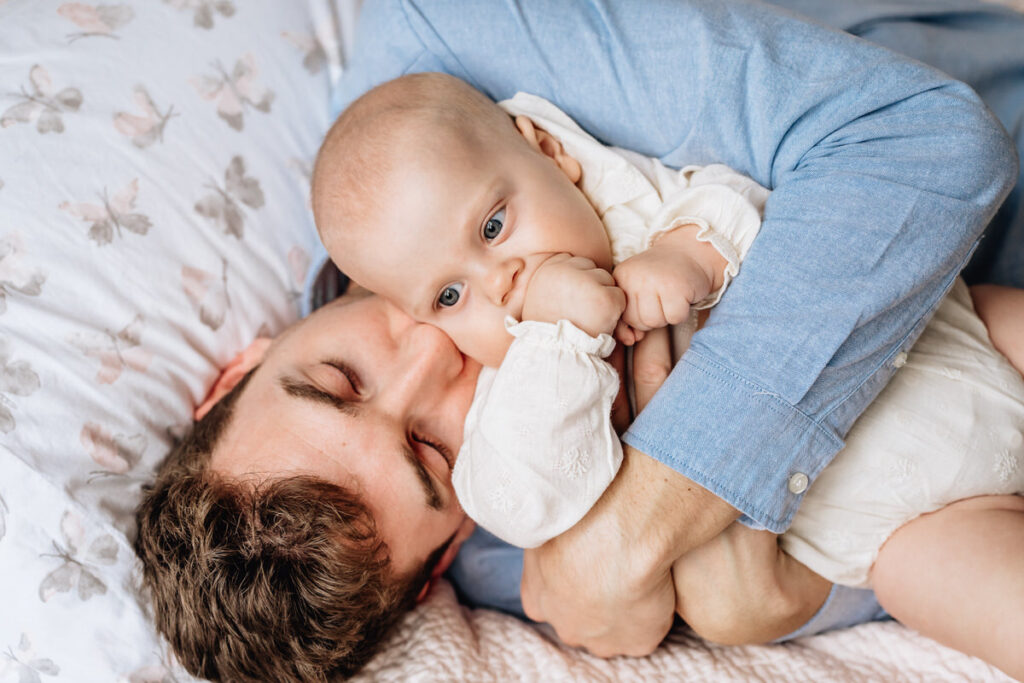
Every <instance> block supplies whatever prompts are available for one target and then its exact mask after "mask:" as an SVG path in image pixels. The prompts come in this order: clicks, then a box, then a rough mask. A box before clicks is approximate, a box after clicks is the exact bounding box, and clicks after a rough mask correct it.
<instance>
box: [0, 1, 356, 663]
mask: <svg viewBox="0 0 1024 683" xmlns="http://www.w3.org/2000/svg"><path fill="white" fill-rule="evenodd" d="M107 1H108V2H110V3H111V4H84V3H73V2H57V1H55V0H0V577H2V583H0V591H2V592H0V613H2V614H3V617H2V618H0V651H3V652H4V653H6V656H2V657H0V680H9V679H11V678H12V677H13V675H14V674H17V675H18V676H19V680H23V681H32V680H38V677H39V676H43V677H44V679H45V680H50V677H51V676H56V678H57V679H58V680H69V681H72V680H73V681H94V680H95V681H100V680H102V681H115V680H130V681H157V680H164V679H165V678H168V677H169V676H170V675H171V674H173V675H174V676H175V677H176V680H179V681H180V680H185V679H186V676H185V675H184V674H183V673H182V672H181V671H179V670H176V669H175V668H174V666H173V664H171V663H170V659H169V658H168V657H167V655H166V651H165V648H164V645H163V644H162V643H161V640H160V639H159V638H158V637H157V636H156V634H155V631H154V629H153V627H152V624H151V622H150V615H149V612H148V609H149V608H148V605H147V603H146V602H145V599H144V598H143V597H142V596H140V595H139V593H138V587H139V578H138V576H139V574H138V567H137V562H136V560H135V557H134V554H133V552H132V548H131V543H130V540H129V539H131V538H133V537H134V524H133V511H134V507H135V505H136V503H137V501H138V499H139V494H140V487H141V485H142V484H143V483H144V482H147V481H148V480H150V479H151V477H152V473H153V470H154V468H155V466H156V464H157V463H158V462H159V461H160V460H161V459H162V458H163V457H164V455H165V454H166V452H167V450H168V448H169V444H170V440H171V435H172V434H174V433H176V432H178V431H179V430H181V429H183V428H184V427H185V426H186V425H188V424H189V421H190V415H191V411H192V408H193V406H194V405H195V404H196V403H197V402H199V401H200V400H201V399H202V398H203V396H204V393H205V391H206V389H207V387H208V386H209V385H210V383H211V382H212V379H213V378H214V377H215V376H216V374H217V372H218V368H219V367H220V366H222V365H224V364H225V363H226V362H227V361H228V360H230V359H231V358H232V357H233V355H234V354H235V353H237V352H238V351H239V350H240V349H242V348H243V347H244V346H245V345H246V344H247V343H248V342H249V341H251V340H252V339H253V338H254V337H255V336H256V335H257V333H258V332H259V331H261V330H262V331H263V332H264V333H271V334H272V333H275V332H277V331H279V330H281V329H282V328H283V327H284V326H285V325H287V324H288V323H289V322H291V321H292V320H294V319H295V318H296V317H297V314H298V310H299V302H298V300H297V298H298V294H299V292H300V291H301V288H302V284H303V281H304V278H305V276H306V271H307V269H308V267H309V263H310V258H311V255H312V253H313V251H314V249H315V246H316V240H317V238H316V233H315V231H314V229H313V225H312V217H311V213H310V211H309V207H308V199H307V197H308V175H309V170H310V167H311V163H312V160H313V157H314V155H315V153H316V149H317V146H318V144H319V141H320V139H321V137H322V136H323V134H324V132H325V130H326V127H327V125H328V97H329V90H330V81H331V79H335V80H336V79H337V77H338V75H339V73H340V68H341V64H340V57H334V58H333V59H328V58H327V55H332V56H335V55H340V54H341V50H340V49H339V41H340V40H341V39H342V38H346V37H347V38H348V39H350V38H351V31H352V26H351V22H352V21H353V19H354V16H355V13H356V11H357V4H356V3H355V2H348V3H345V2H341V3H340V4H339V6H338V7H332V6H331V3H330V2H329V0H304V1H302V2H296V1H295V0H288V1H285V0H279V1H276V2H269V1H264V2H252V1H249V2H242V1H241V0H164V2H156V0H137V1H134V2H128V1H122V2H117V0H107ZM339 17H340V18H339ZM341 21H344V22H345V23H346V25H345V26H340V23H341ZM33 672H34V674H33Z"/></svg>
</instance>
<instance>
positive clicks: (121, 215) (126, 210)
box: [58, 178, 153, 246]
mask: <svg viewBox="0 0 1024 683" xmlns="http://www.w3.org/2000/svg"><path fill="white" fill-rule="evenodd" d="M138 194H139V179H138V178H135V179H134V180H132V181H131V182H130V183H128V184H127V185H125V186H124V187H123V188H121V189H120V190H118V192H117V193H115V194H114V196H113V197H111V198H109V199H108V197H107V190H106V188H104V190H103V194H102V195H100V201H101V204H89V203H73V202H61V204H60V206H59V207H58V208H60V209H61V210H62V211H67V212H68V213H70V214H71V215H72V216H74V217H75V218H80V219H82V220H83V221H85V222H87V223H91V225H90V226H89V239H91V240H92V241H93V242H95V243H96V244H97V245H99V246H103V245H104V244H110V242H111V241H112V240H113V239H114V232H115V230H116V231H117V236H118V237H123V236H124V233H123V232H122V231H121V230H122V228H123V229H124V230H127V231H129V232H133V233H135V234H136V235H145V234H146V233H147V232H149V229H150V228H151V227H152V226H153V222H152V221H151V220H150V219H149V216H146V215H145V214H141V213H136V212H135V198H136V197H137V196H138Z"/></svg>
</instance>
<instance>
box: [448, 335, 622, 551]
mask: <svg viewBox="0 0 1024 683" xmlns="http://www.w3.org/2000/svg"><path fill="white" fill-rule="evenodd" d="M506 327H507V328H508V330H509V332H510V333H511V334H512V335H513V337H515V339H514V340H513V341H512V344H511V346H510V347H509V350H508V353H506V354H505V359H504V361H502V363H501V366H500V367H499V368H498V369H497V370H490V369H485V371H484V372H483V373H481V377H480V379H479V380H478V381H477V389H476V395H475V396H474V397H473V404H472V406H471V407H470V409H469V413H468V414H467V416H466V428H465V437H464V438H463V442H462V448H461V449H459V456H458V458H456V460H455V468H454V470H453V471H452V483H453V484H454V486H455V493H456V495H457V496H458V498H459V503H461V505H462V508H463V509H464V510H465V511H466V514H468V515H469V516H470V517H471V518H473V520H474V521H475V522H476V523H477V524H479V525H480V526H482V527H483V528H485V529H487V531H489V532H491V533H492V534H494V535H495V536H497V537H498V538H500V539H502V540H503V541H505V542H506V543H510V544H512V545H514V546H518V547H520V548H534V547H536V546H539V545H541V544H543V543H544V542H545V541H547V540H548V539H551V538H554V537H555V536H557V535H559V534H560V533H562V532H563V531H565V530H566V529H568V528H569V527H571V526H573V525H574V524H576V522H578V521H579V520H580V519H582V518H583V515H585V514H586V513H587V510H589V509H590V508H591V506H593V504H594V503H595V502H596V501H597V499H598V498H599V497H600V496H601V494H602V493H603V492H604V490H605V489H606V488H607V487H608V484H610V483H611V481H612V479H614V478H615V474H616V473H617V472H618V471H619V465H621V464H622V446H621V444H620V443H619V436H618V434H616V433H615V429H614V428H613V427H612V424H611V406H612V401H614V400H615V396H616V394H617V393H618V390H619V376H618V373H617V372H616V371H615V369H614V368H613V367H612V366H611V365H610V364H609V363H608V362H607V361H605V360H604V358H605V357H607V356H608V354H610V353H611V352H612V349H613V348H615V341H614V340H613V339H612V338H611V337H610V336H609V335H607V334H602V335H600V336H599V337H591V336H590V335H588V334H587V333H586V332H584V331H582V330H580V329H579V328H578V327H576V326H575V325H573V324H572V323H571V322H569V321H568V320H560V321H558V323H555V324H552V323H542V322H537V321H533V320H527V321H524V322H516V321H515V320H514V319H512V318H509V319H508V320H507V321H506Z"/></svg>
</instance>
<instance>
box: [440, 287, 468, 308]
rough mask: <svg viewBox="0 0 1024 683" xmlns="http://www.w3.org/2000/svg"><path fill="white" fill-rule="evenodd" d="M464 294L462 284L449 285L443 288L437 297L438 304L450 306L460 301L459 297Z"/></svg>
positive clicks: (444, 306) (445, 306)
mask: <svg viewBox="0 0 1024 683" xmlns="http://www.w3.org/2000/svg"><path fill="white" fill-rule="evenodd" d="M461 296H462V285H458V284H456V285H448V286H447V287H445V288H444V289H442V290H441V295H440V296H438V297H437V305H438V306H441V307H442V308H449V307H451V306H454V305H455V304H457V303H459V297H461Z"/></svg>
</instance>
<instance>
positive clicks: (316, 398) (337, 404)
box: [277, 375, 359, 416]
mask: <svg viewBox="0 0 1024 683" xmlns="http://www.w3.org/2000/svg"><path fill="white" fill-rule="evenodd" d="M277 381H278V384H280V385H281V388H282V389H284V393H286V394H288V395H289V396H294V397H295V398H301V399H303V400H304V401H312V402H313V403H320V404H322V405H327V406H330V407H332V408H334V409H336V410H339V411H341V412H343V413H345V414H346V415H352V416H355V415H356V414H358V412H359V411H358V408H357V405H356V404H355V403H352V402H351V401H346V400H345V399H342V398H339V397H337V396H335V395H334V394H332V393H329V392H327V391H324V390H323V389H321V388H320V387H318V386H316V385H314V384H310V383H309V382H304V381H302V380H300V379H295V378H294V377H289V376H288V375H281V376H280V377H278V378H277Z"/></svg>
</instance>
